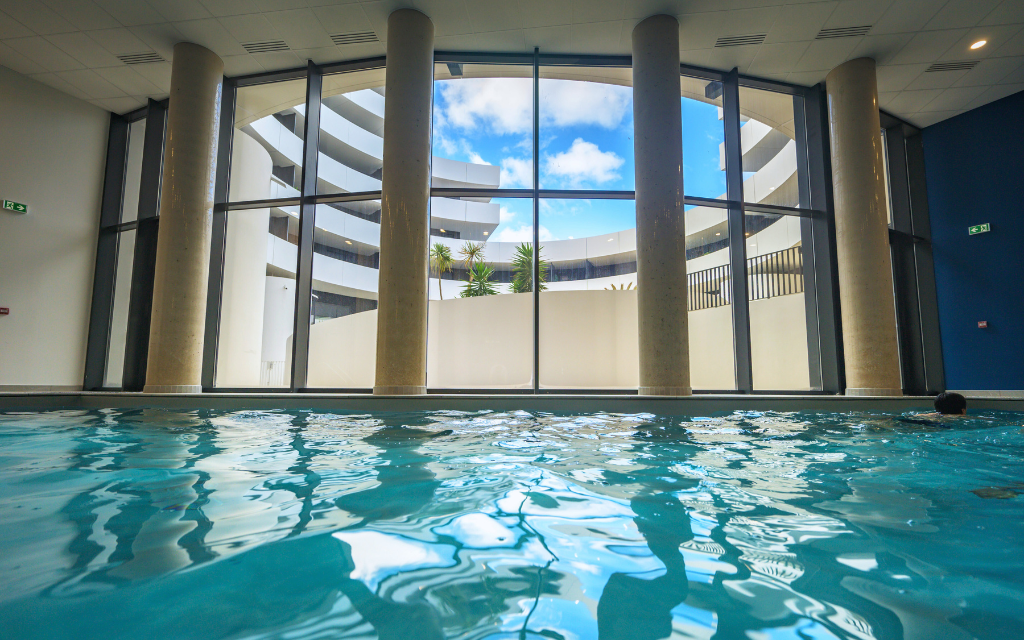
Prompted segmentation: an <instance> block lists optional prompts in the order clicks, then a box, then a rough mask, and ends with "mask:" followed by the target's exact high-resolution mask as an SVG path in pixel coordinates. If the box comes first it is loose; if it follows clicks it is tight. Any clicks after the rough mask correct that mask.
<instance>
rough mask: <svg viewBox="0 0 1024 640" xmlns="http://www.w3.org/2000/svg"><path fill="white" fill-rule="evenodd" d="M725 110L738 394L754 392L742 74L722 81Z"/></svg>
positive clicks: (734, 345) (731, 287)
mask: <svg viewBox="0 0 1024 640" xmlns="http://www.w3.org/2000/svg"><path fill="white" fill-rule="evenodd" d="M722 80H723V86H722V109H723V111H724V117H725V166H726V178H725V182H726V195H727V197H728V199H729V200H730V202H731V203H732V204H731V206H730V207H729V263H730V264H731V265H732V279H731V282H730V284H731V286H730V289H731V290H732V291H731V293H732V339H733V355H734V358H735V360H734V361H735V379H736V390H737V391H739V392H741V393H750V392H751V391H753V386H754V384H753V369H752V366H751V360H750V314H749V309H750V305H749V290H748V283H747V241H746V234H745V233H744V227H745V224H744V223H745V220H744V218H745V215H746V213H745V210H744V204H743V149H742V146H741V142H740V102H739V72H738V71H737V70H736V69H733V70H732V71H730V72H729V73H727V74H725V76H724V77H723V79H722Z"/></svg>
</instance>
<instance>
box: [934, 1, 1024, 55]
mask: <svg viewBox="0 0 1024 640" xmlns="http://www.w3.org/2000/svg"><path fill="white" fill-rule="evenodd" d="M1021 1H1022V2H1024V0H1021ZM1022 28H1024V27H1022V26H1021V25H1019V24H1015V25H1006V26H998V27H975V28H973V29H971V30H970V32H969V33H967V35H965V36H964V37H963V38H960V40H959V41H957V42H955V43H953V46H952V47H950V48H949V50H948V51H946V53H944V54H942V57H941V58H939V59H940V60H981V59H984V58H990V57H992V55H993V53H994V52H995V51H996V50H998V49H999V48H1000V47H1001V46H1002V45H1004V44H1006V43H1008V42H1011V41H1012V40H1013V37H1014V36H1015V35H1017V34H1018V33H1019V32H1020V31H1021V29H1022ZM979 40H987V41H988V44H987V45H985V46H984V47H982V48H980V49H971V45H972V44H974V43H975V42H977V41H979Z"/></svg>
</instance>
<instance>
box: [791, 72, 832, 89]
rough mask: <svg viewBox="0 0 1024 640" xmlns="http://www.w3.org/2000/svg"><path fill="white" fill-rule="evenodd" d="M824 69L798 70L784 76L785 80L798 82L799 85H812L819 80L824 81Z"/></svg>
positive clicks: (793, 82)
mask: <svg viewBox="0 0 1024 640" xmlns="http://www.w3.org/2000/svg"><path fill="white" fill-rule="evenodd" d="M826 73H827V72H826V71H800V72H797V73H791V74H789V75H788V76H786V82H789V83H792V84H798V85H800V86H801V87H813V86H814V85H816V84H818V83H819V82H824V80H825V75H826Z"/></svg>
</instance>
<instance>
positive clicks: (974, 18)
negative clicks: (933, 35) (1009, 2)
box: [925, 0, 1000, 29]
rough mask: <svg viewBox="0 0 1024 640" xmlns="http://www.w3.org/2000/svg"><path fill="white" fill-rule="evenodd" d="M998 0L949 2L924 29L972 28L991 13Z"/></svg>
mask: <svg viewBox="0 0 1024 640" xmlns="http://www.w3.org/2000/svg"><path fill="white" fill-rule="evenodd" d="M999 1H1000V0H949V2H947V3H946V6H944V7H942V9H940V10H939V12H938V13H936V14H935V17H934V18H932V19H931V20H929V21H928V24H926V25H925V28H926V29H957V28H960V27H973V26H974V25H976V24H978V23H979V22H981V21H982V20H983V19H984V18H985V17H986V16H988V15H989V14H990V13H992V10H993V9H995V8H996V6H997V5H998V4H999Z"/></svg>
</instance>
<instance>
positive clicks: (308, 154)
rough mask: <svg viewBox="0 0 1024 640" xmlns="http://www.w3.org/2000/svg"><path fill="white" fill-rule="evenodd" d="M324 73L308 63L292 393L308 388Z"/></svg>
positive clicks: (296, 270) (296, 274)
mask: <svg viewBox="0 0 1024 640" xmlns="http://www.w3.org/2000/svg"><path fill="white" fill-rule="evenodd" d="M322 86H323V73H322V71H321V69H320V67H318V66H317V65H315V64H313V62H312V61H310V62H309V65H308V72H307V75H306V126H305V129H304V131H303V135H302V190H301V191H302V195H301V197H302V204H301V205H300V208H299V250H298V264H297V265H296V267H295V281H296V282H295V325H294V326H295V330H294V332H293V333H292V375H291V390H292V391H299V390H300V389H305V388H306V386H307V384H306V374H307V369H308V365H309V320H310V313H311V311H312V309H311V307H312V295H313V232H314V229H315V216H316V203H315V202H314V201H313V196H315V195H316V174H317V160H318V157H319V149H320V97H321V88H322Z"/></svg>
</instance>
